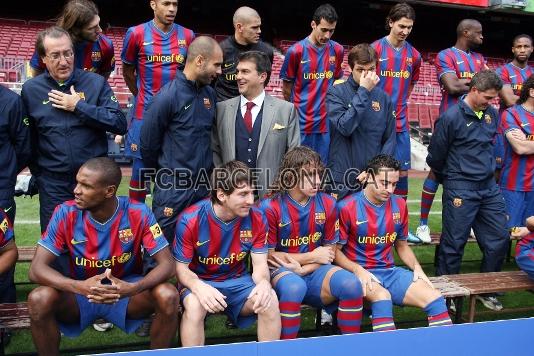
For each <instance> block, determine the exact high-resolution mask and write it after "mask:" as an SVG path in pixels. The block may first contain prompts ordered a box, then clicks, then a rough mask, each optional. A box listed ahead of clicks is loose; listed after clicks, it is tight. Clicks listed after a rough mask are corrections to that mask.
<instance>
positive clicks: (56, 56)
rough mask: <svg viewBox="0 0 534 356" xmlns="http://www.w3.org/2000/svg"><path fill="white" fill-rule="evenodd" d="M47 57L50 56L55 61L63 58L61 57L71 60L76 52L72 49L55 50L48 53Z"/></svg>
mask: <svg viewBox="0 0 534 356" xmlns="http://www.w3.org/2000/svg"><path fill="white" fill-rule="evenodd" d="M46 57H48V58H50V59H51V60H53V61H55V62H57V61H59V60H61V57H63V58H65V60H66V61H69V60H71V59H72V58H73V57H74V52H72V51H65V52H63V53H59V52H53V53H50V54H47V55H46Z"/></svg>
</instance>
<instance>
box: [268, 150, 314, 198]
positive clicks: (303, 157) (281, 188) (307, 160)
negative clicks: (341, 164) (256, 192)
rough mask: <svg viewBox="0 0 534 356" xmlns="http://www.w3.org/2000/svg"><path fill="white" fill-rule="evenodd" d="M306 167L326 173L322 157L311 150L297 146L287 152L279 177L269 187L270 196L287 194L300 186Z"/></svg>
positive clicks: (281, 164)
mask: <svg viewBox="0 0 534 356" xmlns="http://www.w3.org/2000/svg"><path fill="white" fill-rule="evenodd" d="M306 165H311V166H314V167H316V168H317V169H318V170H319V171H320V172H321V173H322V172H323V171H324V164H323V163H322V162H321V156H320V155H319V154H318V153H317V152H315V151H314V150H312V149H311V148H309V147H306V146H297V147H293V148H292V149H290V150H289V151H287V152H286V154H285V155H284V157H283V158H282V161H281V162H280V167H279V168H278V175H277V176H276V179H275V180H274V183H273V184H272V186H271V187H269V195H274V194H276V193H282V192H285V191H287V190H288V189H289V188H292V187H294V186H295V185H296V184H298V183H299V182H300V179H301V178H302V176H301V169H302V168H303V167H304V166H306Z"/></svg>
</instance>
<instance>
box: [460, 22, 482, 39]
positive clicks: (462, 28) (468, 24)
mask: <svg viewBox="0 0 534 356" xmlns="http://www.w3.org/2000/svg"><path fill="white" fill-rule="evenodd" d="M475 26H482V24H481V23H480V22H479V21H478V20H475V19H463V20H462V21H460V23H458V26H457V27H456V36H457V37H462V35H463V33H464V31H469V30H470V29H472V28H473V27H475Z"/></svg>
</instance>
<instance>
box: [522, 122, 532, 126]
mask: <svg viewBox="0 0 534 356" xmlns="http://www.w3.org/2000/svg"><path fill="white" fill-rule="evenodd" d="M528 125H530V122H527V123H526V124H521V127H527V126H528Z"/></svg>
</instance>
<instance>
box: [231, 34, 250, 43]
mask: <svg viewBox="0 0 534 356" xmlns="http://www.w3.org/2000/svg"><path fill="white" fill-rule="evenodd" d="M234 39H235V41H236V42H237V43H238V44H240V45H241V46H248V45H250V43H248V42H247V40H246V39H245V38H244V37H243V36H241V34H240V33H239V32H236V33H235V34H234Z"/></svg>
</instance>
